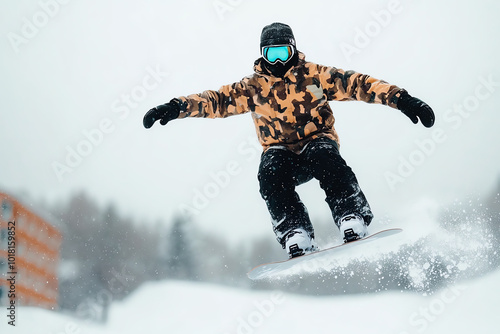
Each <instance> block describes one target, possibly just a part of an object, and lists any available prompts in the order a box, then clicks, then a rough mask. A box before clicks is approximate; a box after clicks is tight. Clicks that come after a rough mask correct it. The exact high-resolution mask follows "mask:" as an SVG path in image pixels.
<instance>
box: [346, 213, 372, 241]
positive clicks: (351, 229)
mask: <svg viewBox="0 0 500 334" xmlns="http://www.w3.org/2000/svg"><path fill="white" fill-rule="evenodd" d="M340 235H341V236H342V237H343V238H344V242H351V241H354V240H358V239H361V238H364V237H366V236H367V235H368V228H367V226H366V224H365V221H364V219H363V218H361V217H360V216H358V215H357V214H349V215H346V216H344V217H342V219H340Z"/></svg>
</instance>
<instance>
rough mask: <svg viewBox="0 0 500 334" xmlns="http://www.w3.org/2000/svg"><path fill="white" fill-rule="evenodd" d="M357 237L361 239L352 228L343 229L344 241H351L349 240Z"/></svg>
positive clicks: (354, 239)
mask: <svg viewBox="0 0 500 334" xmlns="http://www.w3.org/2000/svg"><path fill="white" fill-rule="evenodd" d="M358 239H361V238H360V237H359V235H358V234H357V233H354V230H353V229H352V228H349V229H347V230H345V231H344V242H345V243H347V242H351V241H356V240H358Z"/></svg>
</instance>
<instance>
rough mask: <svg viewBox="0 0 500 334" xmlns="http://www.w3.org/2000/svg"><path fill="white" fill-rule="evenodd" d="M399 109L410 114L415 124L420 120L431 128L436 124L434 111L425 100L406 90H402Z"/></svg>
mask: <svg viewBox="0 0 500 334" xmlns="http://www.w3.org/2000/svg"><path fill="white" fill-rule="evenodd" d="M398 109H399V110H401V111H402V112H403V114H405V115H406V116H408V117H409V118H410V119H411V121H412V122H413V123H414V124H417V123H418V120H419V119H420V122H422V124H423V125H424V126H425V127H426V128H430V127H431V126H433V125H434V119H435V116H434V112H433V111H432V108H431V107H429V105H428V104H427V103H425V102H424V101H422V100H420V99H417V98H416V97H413V96H411V95H410V94H408V92H407V91H406V90H404V89H403V90H402V91H401V93H400V96H399V99H398Z"/></svg>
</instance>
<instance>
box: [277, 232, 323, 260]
mask: <svg viewBox="0 0 500 334" xmlns="http://www.w3.org/2000/svg"><path fill="white" fill-rule="evenodd" d="M285 249H286V251H287V252H288V258H290V259H291V258H294V257H297V256H302V255H305V254H309V253H313V252H317V251H318V250H319V248H318V245H317V244H316V241H314V238H313V237H310V236H309V234H308V233H307V232H306V231H305V230H304V229H301V228H296V229H295V230H291V231H290V232H288V234H287V235H286V237H285Z"/></svg>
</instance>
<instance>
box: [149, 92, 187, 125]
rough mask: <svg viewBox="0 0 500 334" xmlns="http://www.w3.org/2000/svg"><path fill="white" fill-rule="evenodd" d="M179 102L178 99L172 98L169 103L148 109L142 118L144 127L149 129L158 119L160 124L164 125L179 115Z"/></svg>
mask: <svg viewBox="0 0 500 334" xmlns="http://www.w3.org/2000/svg"><path fill="white" fill-rule="evenodd" d="M180 102H181V101H179V99H172V100H170V102H169V103H165V104H162V105H159V106H158V107H155V108H153V109H150V110H149V111H148V112H147V113H146V115H144V119H143V120H142V123H143V124H144V127H145V128H146V129H149V128H150V127H152V126H153V124H154V123H155V122H156V121H157V120H160V124H161V125H165V124H167V123H168V122H170V121H171V120H173V119H176V118H177V117H179V113H180V111H181V108H180Z"/></svg>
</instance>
